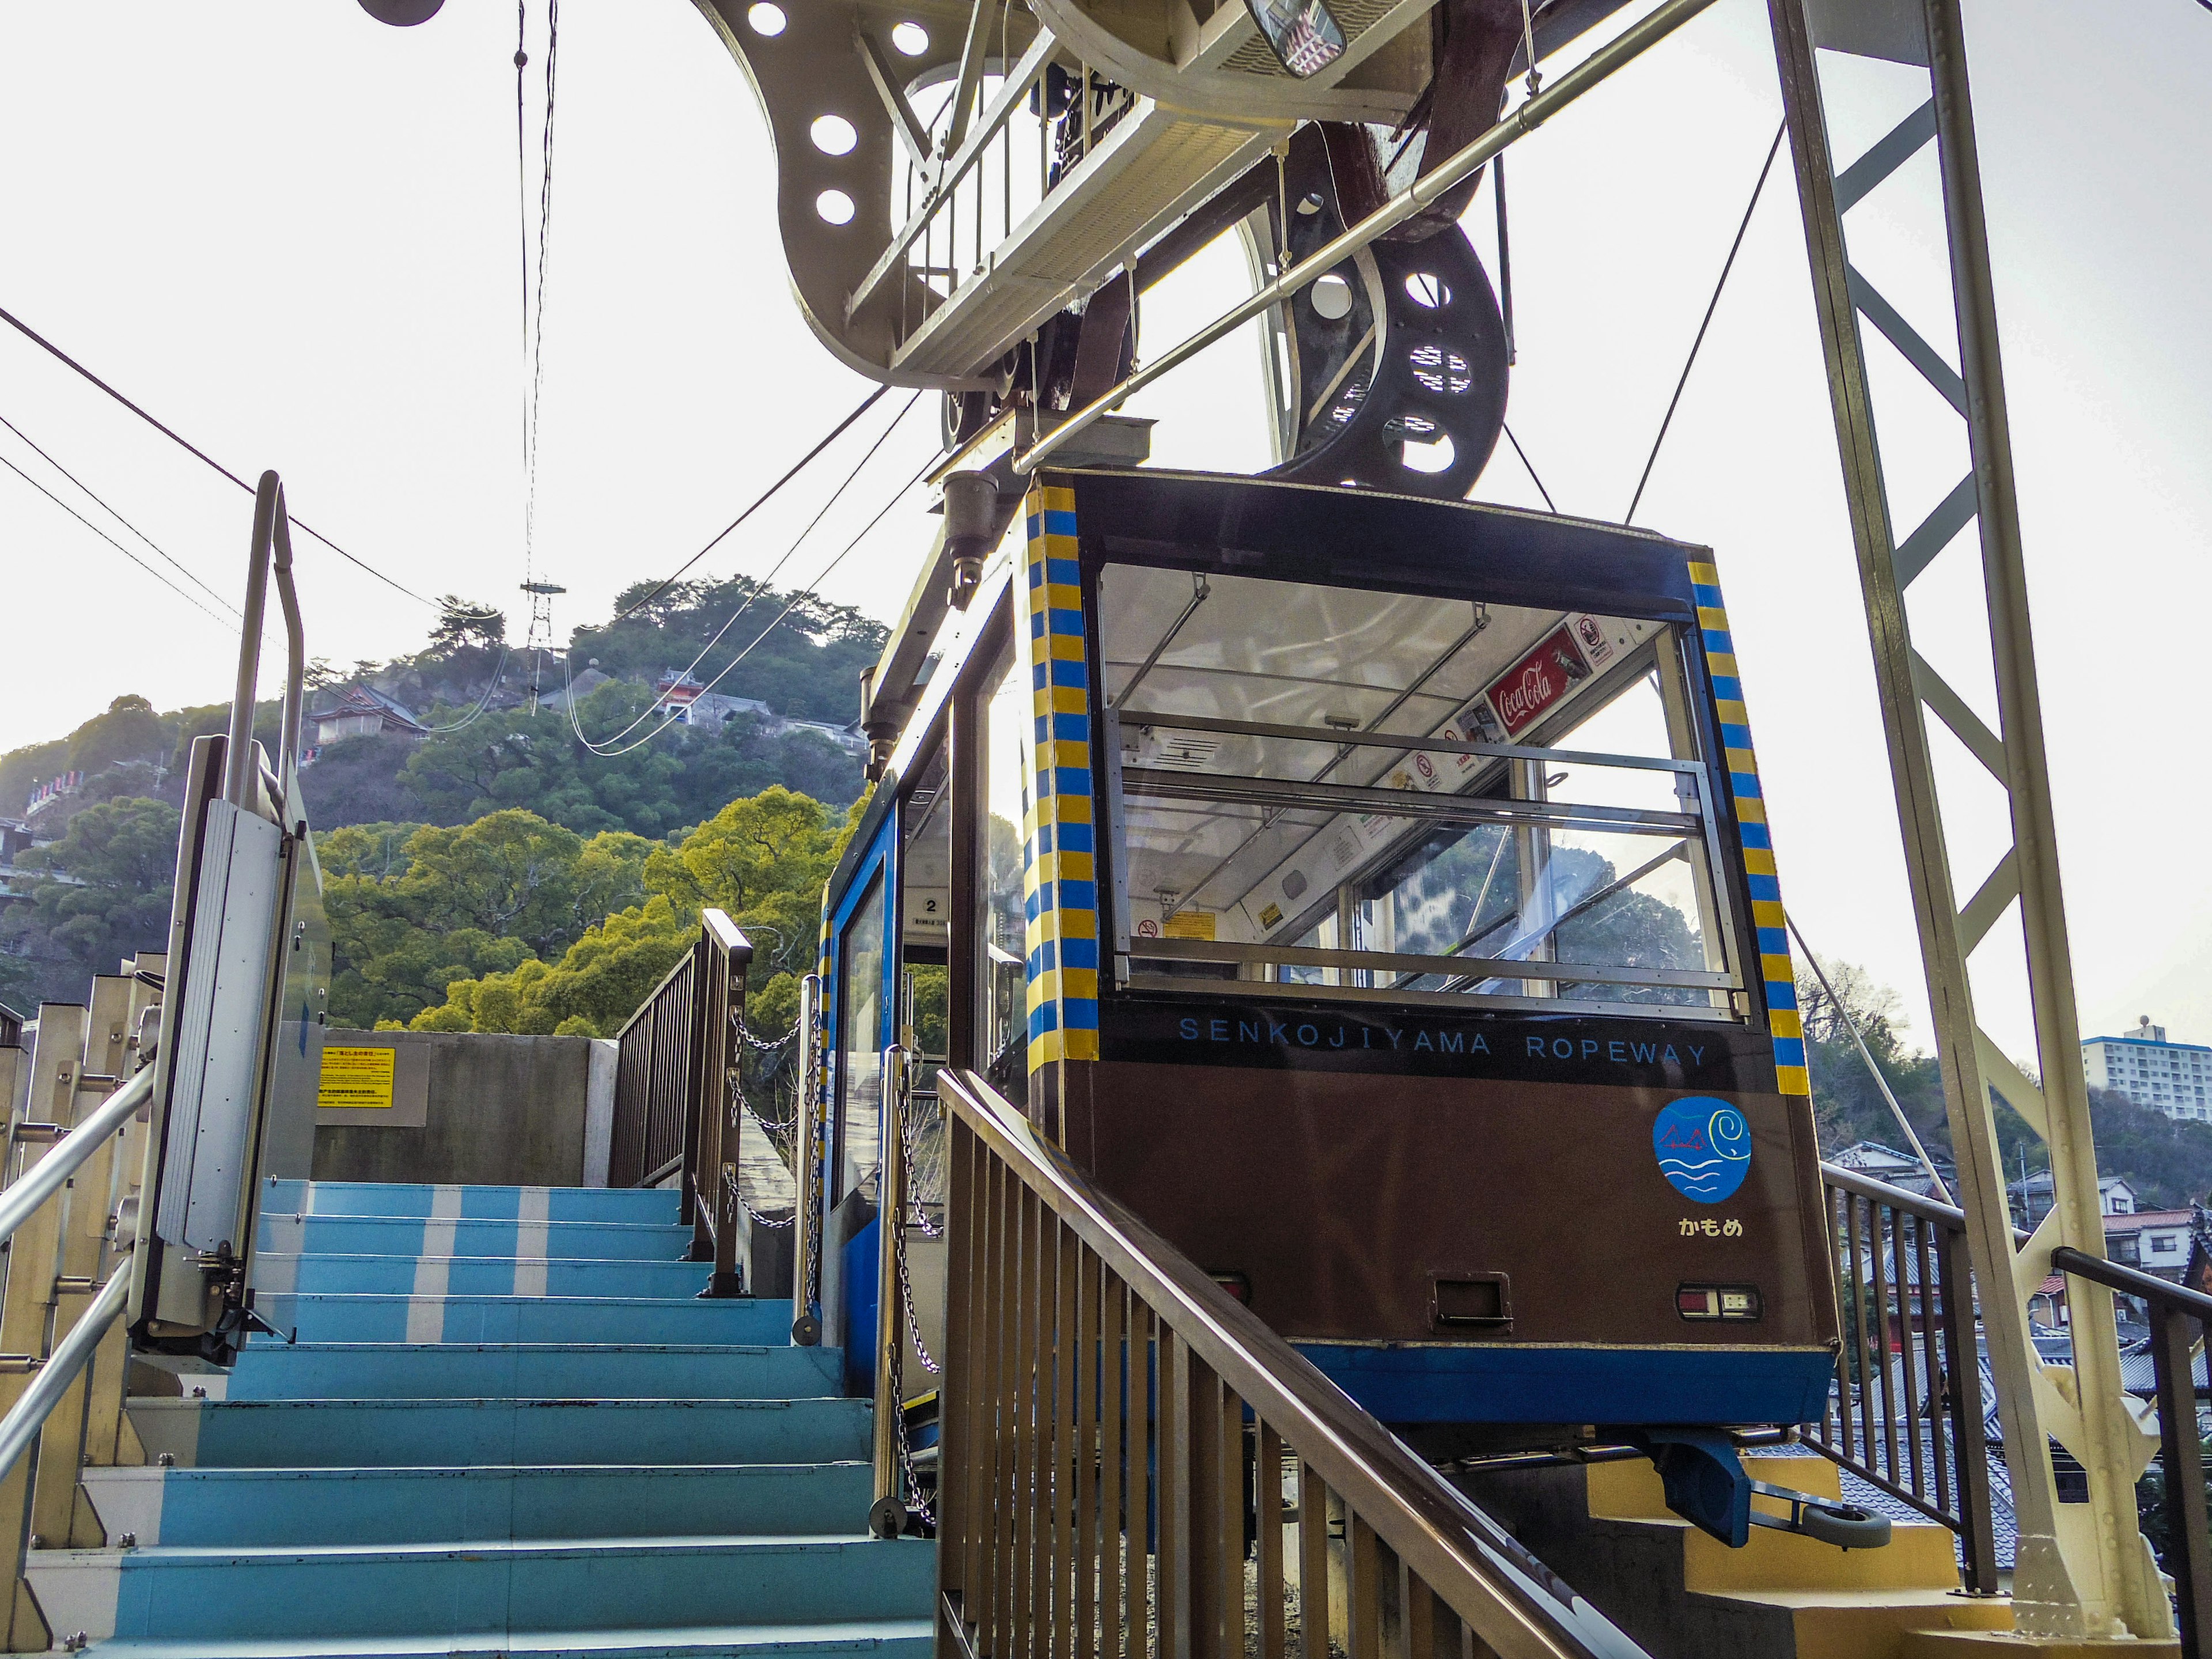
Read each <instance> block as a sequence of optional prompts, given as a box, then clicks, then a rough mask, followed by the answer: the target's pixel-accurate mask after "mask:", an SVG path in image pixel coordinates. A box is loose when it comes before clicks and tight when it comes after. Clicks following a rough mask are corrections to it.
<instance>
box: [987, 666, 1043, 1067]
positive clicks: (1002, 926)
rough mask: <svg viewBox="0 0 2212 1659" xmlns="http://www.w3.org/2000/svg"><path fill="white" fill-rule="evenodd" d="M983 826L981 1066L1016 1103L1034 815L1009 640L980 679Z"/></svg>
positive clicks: (1022, 1054)
mask: <svg viewBox="0 0 2212 1659" xmlns="http://www.w3.org/2000/svg"><path fill="white" fill-rule="evenodd" d="M982 702H983V753H984V774H985V776H984V786H983V787H984V795H983V804H984V824H983V830H982V833H981V835H980V836H977V837H976V840H977V842H978V843H979V845H978V847H977V849H976V856H977V857H978V858H979V859H981V860H982V864H983V868H982V869H981V872H979V876H980V878H979V879H978V881H977V882H976V884H975V890H976V892H977V894H978V895H979V896H980V902H981V907H982V914H981V915H979V916H978V917H977V918H976V919H975V922H976V925H975V941H976V943H975V948H976V950H977V951H979V952H981V957H982V960H981V962H979V963H977V964H976V973H975V982H976V985H977V987H978V995H979V996H980V997H981V1001H982V1005H983V1006H982V1007H981V1009H980V1010H978V1014H979V1018H978V1019H977V1022H976V1029H977V1030H980V1031H981V1033H982V1034H983V1045H982V1046H983V1066H984V1072H985V1074H986V1075H987V1077H988V1078H989V1079H990V1083H991V1086H992V1087H993V1088H994V1089H996V1090H998V1091H999V1092H1000V1094H1002V1095H1004V1096H1005V1097H1006V1098H1007V1099H1008V1100H1009V1101H1012V1103H1014V1104H1015V1105H1018V1106H1019V1105H1024V1104H1026V1103H1027V1102H1028V1099H1029V1076H1030V1072H1029V983H1028V976H1027V975H1026V973H1025V972H1024V962H1025V960H1026V957H1027V951H1028V945H1027V939H1026V925H1025V923H1024V917H1023V911H1022V826H1023V825H1024V823H1027V822H1028V820H1029V816H1030V781H1029V775H1028V773H1027V772H1026V770H1025V769H1024V758H1023V757H1024V744H1025V742H1026V740H1027V736H1028V732H1029V729H1030V724H1031V719H1030V689H1029V682H1028V679H1027V678H1026V677H1025V676H1024V674H1023V672H1022V671H1021V659H1020V657H1019V655H1018V653H1017V652H1016V651H1015V650H1014V647H1012V645H1011V644H1009V645H1008V646H1007V647H1006V652H1005V653H1004V654H1003V655H1002V656H1001V657H1000V660H999V661H998V662H997V663H995V664H994V665H993V666H992V668H991V671H990V672H989V673H988V674H987V675H986V676H985V678H984V681H983V693H982Z"/></svg>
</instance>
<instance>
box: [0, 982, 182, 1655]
mask: <svg viewBox="0 0 2212 1659" xmlns="http://www.w3.org/2000/svg"><path fill="white" fill-rule="evenodd" d="M57 1012H58V1009H57ZM76 1036H79V1037H81V1038H82V1037H87V1036H89V1037H90V1038H91V1041H90V1042H87V1043H86V1045H85V1047H86V1050H87V1053H89V1051H90V1050H91V1049H92V1048H94V1046H96V1045H97V1043H98V1041H99V1039H98V1037H97V1036H96V1035H95V1034H92V1033H88V1032H86V1031H84V1030H82V1029H80V1030H77V1031H76ZM118 1046H119V1045H118ZM152 1058H153V1056H152V1054H151V1051H150V1050H143V1051H142V1052H141V1053H140V1054H139V1055H138V1065H139V1067H140V1069H139V1070H138V1071H137V1073H136V1074H135V1075H133V1076H132V1077H131V1079H129V1080H128V1081H127V1082H124V1083H122V1085H121V1086H120V1087H119V1088H115V1089H114V1090H113V1092H112V1093H110V1094H107V1095H106V1097H105V1098H104V1099H98V1102H97V1104H95V1105H93V1106H92V1108H91V1109H90V1110H88V1111H86V1112H84V1113H83V1115H82V1116H81V1117H79V1118H77V1121H76V1122H75V1124H74V1127H71V1126H70V1124H68V1123H67V1122H58V1123H40V1122H29V1121H21V1122H17V1123H15V1124H14V1125H12V1126H11V1127H10V1130H9V1147H8V1160H7V1162H8V1170H7V1173H8V1175H9V1176H10V1180H9V1185H8V1187H7V1188H6V1190H5V1191H4V1192H0V1243H4V1244H5V1247H6V1251H7V1258H6V1259H7V1279H6V1289H5V1292H4V1295H0V1350H4V1351H5V1352H0V1401H4V1402H5V1403H6V1412H5V1414H4V1415H0V1513H4V1514H6V1515H8V1516H11V1517H14V1518H15V1519H14V1524H12V1525H11V1526H9V1527H8V1528H4V1529H0V1549H4V1550H5V1551H6V1552H7V1553H8V1555H9V1560H8V1573H7V1578H6V1580H5V1582H6V1583H7V1584H8V1585H9V1590H10V1605H9V1607H8V1608H7V1610H6V1613H5V1628H4V1630H0V1638H4V1641H5V1645H6V1646H7V1647H8V1649H9V1650H10V1651H23V1650H44V1649H46V1648H47V1647H48V1646H50V1645H53V1644H59V1643H63V1642H67V1641H71V1640H74V1637H73V1634H72V1633H71V1632H66V1631H59V1630H50V1629H48V1628H47V1626H46V1620H45V1618H44V1615H43V1614H42V1613H41V1612H40V1609H39V1607H38V1605H37V1603H36V1601H35V1600H34V1598H33V1596H32V1595H31V1594H30V1590H29V1587H28V1586H27V1584H26V1583H24V1581H23V1566H24V1557H25V1555H26V1553H27V1552H28V1551H30V1550H34V1549H40V1548H65V1547H71V1546H78V1545H99V1544H103V1543H105V1542H106V1537H105V1536H104V1535H103V1534H101V1533H100V1529H99V1527H98V1525H97V1523H96V1522H94V1521H93V1520H92V1519H91V1515H92V1511H91V1510H90V1508H89V1506H88V1504H85V1503H84V1502H83V1500H82V1493H81V1492H80V1490H79V1487H80V1480H81V1471H82V1468H84V1466H86V1465H88V1464H109V1463H113V1462H118V1452H119V1449H120V1445H119V1443H120V1442H121V1441H122V1439H123V1437H124V1435H125V1425H124V1420H123V1397H124V1382H125V1376H124V1372H125V1367H126V1365H127V1363H128V1348H127V1343H126V1340H125V1334H124V1332H123V1329H122V1327H121V1325H120V1324H119V1323H118V1320H119V1318H120V1316H121V1315H122V1313H123V1310H124V1308H125V1304H126V1303H128V1301H129V1300H130V1296H131V1246H132V1243H133V1241H134V1237H135V1224H134V1223H133V1221H132V1220H131V1207H132V1204H133V1202H134V1198H133V1195H134V1194H135V1193H136V1192H137V1188H138V1187H139V1185H140V1182H141V1180H142V1178H143V1165H144V1162H145V1138H144V1133H143V1126H144V1124H145V1123H146V1121H147V1119H148V1117H149V1102H150V1101H151V1099H152V1097H153V1093H154V1083H155V1070H154V1067H153V1066H152V1065H151V1063H150V1062H151V1060H152ZM117 1080H118V1079H116V1078H115V1077H114V1076H113V1075H112V1074H107V1075H103V1076H102V1077H100V1080H99V1083H98V1084H95V1083H94V1082H93V1080H92V1079H91V1077H90V1076H89V1075H88V1073H87V1071H86V1068H85V1067H84V1066H82V1064H80V1065H79V1066H78V1067H77V1068H76V1074H75V1075H74V1076H73V1077H71V1078H68V1079H63V1084H62V1088H61V1090H60V1091H58V1092H57V1094H56V1097H55V1098H54V1100H52V1102H50V1103H46V1104H47V1105H48V1109H54V1110H56V1111H57V1115H60V1116H63V1117H64V1118H68V1117H72V1116H76V1113H77V1111H78V1109H79V1107H80V1104H81V1103H82V1097H83V1096H86V1095H89V1094H90V1093H91V1091H92V1090H94V1089H95V1088H98V1087H99V1086H100V1085H113V1084H114V1083H115V1082H116V1081H117ZM94 1098H97V1097H94ZM34 1104H37V1103H35V1102H34Z"/></svg>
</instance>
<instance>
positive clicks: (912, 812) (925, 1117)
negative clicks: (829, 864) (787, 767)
mask: <svg viewBox="0 0 2212 1659" xmlns="http://www.w3.org/2000/svg"><path fill="white" fill-rule="evenodd" d="M950 776H951V773H950V769H949V768H948V767H947V765H946V763H945V745H944V744H943V743H941V742H940V743H939V744H936V745H934V746H933V749H932V750H931V751H930V753H929V755H928V757H927V759H925V760H924V761H922V762H921V764H920V765H919V766H918V767H917V768H916V769H915V773H914V781H912V782H911V783H909V784H908V786H907V787H906V793H905V796H904V798H903V799H901V801H900V802H899V834H900V837H901V840H900V850H899V981H898V983H899V1010H898V1031H899V1039H898V1040H899V1043H900V1045H901V1046H902V1048H905V1049H906V1051H907V1054H908V1056H909V1060H908V1064H909V1066H911V1067H912V1072H911V1083H910V1092H909V1095H908V1115H907V1122H906V1144H907V1152H908V1170H907V1179H908V1196H909V1198H910V1199H911V1200H912V1201H913V1202H914V1203H915V1204H917V1205H920V1206H921V1207H922V1209H923V1210H924V1212H926V1213H927V1214H930V1215H934V1214H936V1213H937V1212H938V1210H939V1208H940V1207H941V1206H943V1204H944V1202H945V1120H944V1116H943V1114H942V1113H941V1112H940V1111H939V1102H938V1095H937V1074H938V1072H939V1070H940V1069H941V1068H942V1067H943V1066H945V1064H946V1060H947V1049H948V1048H949V1047H950V1042H951V1033H950V1030H949V1026H950V1023H951V1022H950V1020H949V1018H947V1016H948V1012H949V1008H948V1005H947V1001H946V998H947V995H948V993H949V989H950V984H949V981H950V979H951V967H950V965H949V963H950V956H949V951H950V947H951V937H952V926H951V923H952V799H951V794H950V793H948V791H947V789H946V785H947V783H948V782H949V781H950Z"/></svg>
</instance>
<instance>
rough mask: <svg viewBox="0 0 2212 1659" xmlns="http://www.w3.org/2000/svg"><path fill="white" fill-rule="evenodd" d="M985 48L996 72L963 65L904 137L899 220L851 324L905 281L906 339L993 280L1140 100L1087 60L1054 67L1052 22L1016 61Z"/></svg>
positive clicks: (855, 299)
mask: <svg viewBox="0 0 2212 1659" xmlns="http://www.w3.org/2000/svg"><path fill="white" fill-rule="evenodd" d="M1008 15H1009V14H1006V13H1004V12H1002V14H1001V21H1002V24H1003V23H1004V21H1006V18H1007V16H1008ZM981 44H982V45H984V46H986V47H992V46H995V52H993V54H992V57H991V62H992V64H993V65H994V67H993V69H992V70H991V71H990V72H989V73H987V74H985V73H983V72H982V70H981V62H980V60H979V61H978V63H977V64H976V65H975V72H974V73H973V74H972V76H971V75H970V74H969V73H968V72H965V71H964V70H963V74H962V75H961V76H959V77H958V78H957V80H956V81H955V82H954V84H953V87H952V88H951V93H950V94H949V96H948V97H947V98H946V100H945V104H944V106H943V107H942V108H940V109H939V110H937V111H936V112H934V113H933V116H932V117H931V118H930V119H929V120H928V122H927V124H926V125H925V124H924V123H923V122H922V121H921V119H920V118H918V117H917V118H915V121H914V125H912V126H911V127H908V128H906V130H905V131H903V132H902V137H903V139H904V140H905V142H906V144H907V159H906V161H905V164H904V166H903V167H902V170H901V173H900V175H899V176H900V205H899V209H898V213H899V222H898V225H897V227H896V229H894V230H893V231H892V233H891V238H890V242H889V244H888V245H887V246H885V248H884V252H883V253H882V254H881V255H880V256H879V257H878V259H877V261H876V263H875V264H874V266H873V267H872V269H871V270H869V271H868V273H867V274H866V276H863V277H862V278H861V280H860V283H858V284H857V285H856V286H855V287H854V290H853V293H852V295H851V296H850V297H849V298H848V301H846V307H845V314H846V317H847V319H848V320H850V319H851V318H853V317H854V316H855V315H856V314H858V313H859V312H860V309H861V307H864V306H866V304H867V303H868V302H869V301H871V300H872V299H874V298H875V297H876V296H877V295H878V294H879V293H880V292H881V291H882V290H883V289H884V286H885V285H886V284H889V283H898V284H900V292H901V299H900V314H899V318H898V323H897V332H898V337H899V338H900V339H901V340H902V341H904V340H906V339H909V338H911V337H913V336H914V335H915V333H916V332H917V331H919V330H920V329H921V326H922V325H924V324H925V323H927V321H928V319H930V317H931V316H933V314H935V313H936V312H937V311H939V309H940V308H942V307H943V306H944V305H945V303H946V302H947V301H950V300H951V299H952V298H953V297H954V296H955V295H957V294H958V293H959V291H960V290H961V289H963V287H965V286H967V285H968V284H969V283H973V282H975V281H976V280H977V279H978V278H980V277H983V276H988V275H989V274H990V273H991V271H992V270H993V269H994V267H995V265H996V264H997V263H998V261H999V259H1000V257H1001V255H1002V251H1003V250H1004V248H1005V246H1006V244H1007V243H1008V242H1009V241H1010V240H1012V237H1013V235H1014V234H1015V233H1016V231H1018V229H1020V228H1022V227H1023V226H1024V223H1026V222H1028V221H1029V219H1030V216H1031V215H1032V214H1033V213H1034V212H1035V210H1036V208H1037V207H1038V205H1039V204H1041V203H1042V202H1043V201H1044V199H1045V198H1046V197H1048V196H1050V195H1052V194H1053V193H1054V191H1057V190H1059V189H1060V187H1061V186H1062V185H1065V184H1066V183H1067V182H1069V180H1070V179H1072V178H1073V175H1074V174H1075V173H1076V171H1077V169H1078V168H1079V167H1081V166H1082V164H1083V162H1084V161H1085V160H1086V159H1087V158H1088V157H1089V156H1090V155H1091V153H1092V152H1093V151H1094V150H1095V149H1097V148H1098V147H1099V146H1100V145H1101V144H1102V143H1104V142H1105V139H1106V137H1107V136H1108V134H1109V133H1110V132H1111V131H1113V130H1114V129H1115V127H1116V126H1117V125H1120V124H1121V121H1122V120H1123V118H1126V117H1127V115H1128V114H1129V113H1130V112H1131V111H1132V110H1133V109H1134V108H1135V106H1136V98H1135V94H1133V93H1131V92H1130V91H1129V90H1128V88H1125V87H1121V86H1118V85H1115V83H1114V82H1111V81H1110V80H1109V79H1108V78H1107V77H1106V76H1105V75H1103V73H1101V72H1100V71H1099V70H1097V69H1095V68H1093V67H1092V66H1091V64H1077V66H1076V68H1075V70H1073V73H1070V72H1068V71H1066V70H1062V69H1060V68H1059V67H1057V66H1056V63H1055V60H1056V59H1057V58H1060V56H1061V54H1062V52H1063V48H1062V47H1061V46H1060V43H1059V42H1058V41H1056V40H1054V38H1053V35H1052V33H1051V32H1050V31H1049V30H1048V29H1046V28H1042V27H1039V28H1037V29H1036V31H1035V33H1033V34H1032V36H1031V37H1030V42H1029V45H1028V46H1027V47H1026V48H1024V50H1023V51H1022V52H1021V53H1020V55H1019V57H1018V58H1017V57H1015V56H1013V55H1012V52H1011V49H1010V47H1011V43H1010V41H1009V40H1007V39H1006V37H1005V36H1004V35H1003V33H1002V35H1001V38H1000V40H998V41H996V42H989V41H986V42H983V43H981ZM1018 128H1019V129H1023V131H1020V132H1019V133H1018V132H1017V129H1018ZM913 279H919V280H918V281H917V280H913Z"/></svg>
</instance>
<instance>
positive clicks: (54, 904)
mask: <svg viewBox="0 0 2212 1659" xmlns="http://www.w3.org/2000/svg"><path fill="white" fill-rule="evenodd" d="M178 823H179V814H178V812H177V809H176V808H175V807H173V806H171V805H169V804H168V803H167V802H166V801H159V800H145V799H131V800H116V801H103V802H100V804H98V805H93V806H88V807H86V808H85V809H84V810H83V811H81V812H79V813H77V815H76V817H73V818H71V819H70V825H69V829H68V830H67V831H66V832H65V833H64V835H63V836H62V837H61V839H60V840H58V841H57V842H52V843H50V844H48V845H46V846H45V847H39V848H33V849H32V850H31V851H29V852H28V853H26V854H23V862H24V864H25V865H26V866H30V867H32V868H34V869H39V870H42V871H44V872H46V874H45V875H43V876H40V877H38V878H33V881H32V883H31V902H30V903H29V904H28V905H27V906H25V907H22V908H21V910H20V911H18V912H17V913H15V914H13V915H10V916H9V918H8V921H7V924H6V925H7V927H8V931H9V934H10V936H11V943H12V944H13V945H15V948H16V950H17V951H20V952H21V953H22V954H25V955H27V956H30V957H33V958H35V959H38V960H40V961H43V962H45V963H50V964H52V972H51V973H50V974H49V975H47V982H46V986H45V987H43V990H42V994H45V995H47V996H49V997H52V998H55V999H57V1000H58V999H60V998H64V997H66V998H68V999H70V1000H76V999H78V998H82V996H83V995H84V994H85V983H86V981H88V980H89V979H90V978H91V977H92V976H93V975H94V974H112V973H113V972H114V971H115V968H116V964H117V963H118V962H120V961H121V960H122V959H123V958H124V957H129V956H133V955H135V954H137V952H138V951H142V950H146V951H160V950H163V949H165V948H167V943H168V935H169V896H170V890H171V889H172V887H173V884H174V883H175V878H176V866H177V828H178Z"/></svg>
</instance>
